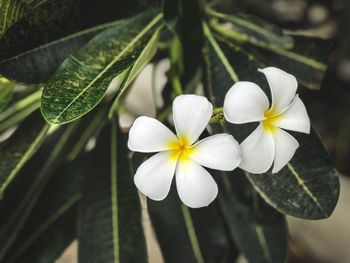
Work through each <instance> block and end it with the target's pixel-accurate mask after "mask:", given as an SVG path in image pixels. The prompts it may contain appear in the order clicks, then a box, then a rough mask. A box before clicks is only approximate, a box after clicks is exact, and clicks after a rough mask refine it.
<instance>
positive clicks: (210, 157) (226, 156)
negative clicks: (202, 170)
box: [191, 133, 241, 171]
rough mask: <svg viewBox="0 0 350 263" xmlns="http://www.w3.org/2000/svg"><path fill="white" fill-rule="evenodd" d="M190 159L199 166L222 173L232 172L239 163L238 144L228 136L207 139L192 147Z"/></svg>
mask: <svg viewBox="0 0 350 263" xmlns="http://www.w3.org/2000/svg"><path fill="white" fill-rule="evenodd" d="M193 148H194V152H193V153H192V154H191V158H192V159H193V160H195V161H196V162H198V163H199V164H201V165H203V166H205V167H208V168H211V169H217V170H222V171H232V170H233V169H235V168H236V167H237V166H238V164H239V163H240V161H241V152H240V148H239V144H238V142H237V141H236V140H235V139H234V138H233V137H232V136H231V135H229V134H226V133H221V134H216V135H213V136H210V137H207V138H205V139H203V140H201V141H199V142H198V143H196V144H195V145H194V146H193Z"/></svg>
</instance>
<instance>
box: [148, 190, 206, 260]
mask: <svg viewBox="0 0 350 263" xmlns="http://www.w3.org/2000/svg"><path fill="white" fill-rule="evenodd" d="M148 211H149V214H150V217H151V221H152V225H153V228H154V230H155V233H156V236H157V240H158V241H159V245H160V248H161V251H162V255H163V257H164V260H165V262H169V263H177V262H188V263H201V262H203V255H202V251H201V250H200V248H199V246H198V239H197V237H196V233H195V232H194V231H193V229H192V232H189V229H188V225H189V224H188V223H187V225H186V221H185V218H184V215H183V210H182V209H181V201H180V200H179V199H178V198H177V197H176V189H174V188H172V189H171V190H170V192H169V194H168V196H167V198H166V199H164V200H162V201H161V202H157V201H152V200H149V201H148ZM189 220H191V217H190V218H187V222H188V221H189ZM191 238H192V240H191Z"/></svg>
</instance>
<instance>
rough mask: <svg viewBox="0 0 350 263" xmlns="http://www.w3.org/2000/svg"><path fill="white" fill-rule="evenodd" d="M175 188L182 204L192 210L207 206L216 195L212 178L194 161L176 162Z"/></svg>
mask: <svg viewBox="0 0 350 263" xmlns="http://www.w3.org/2000/svg"><path fill="white" fill-rule="evenodd" d="M175 174H176V187H177V191H178V193H179V197H180V199H181V200H182V202H183V203H184V204H185V205H187V206H189V207H192V208H199V207H203V206H208V205H209V204H210V203H211V202H212V201H213V200H214V199H215V198H216V196H217V194H218V186H217V185H216V183H215V181H214V179H213V177H212V176H211V175H210V174H209V173H208V171H207V170H205V169H204V168H203V167H202V166H200V165H199V164H198V163H196V162H195V161H192V160H189V161H187V162H178V164H177V167H176V172H175Z"/></svg>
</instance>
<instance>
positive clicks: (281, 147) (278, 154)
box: [272, 128, 299, 173]
mask: <svg viewBox="0 0 350 263" xmlns="http://www.w3.org/2000/svg"><path fill="white" fill-rule="evenodd" d="M272 135H273V139H274V142H275V159H274V164H273V169H272V173H277V172H278V171H279V170H281V169H282V168H283V167H284V166H285V165H286V164H287V163H288V162H289V161H290V159H292V157H293V155H294V153H295V151H296V149H298V147H299V143H298V141H297V140H296V139H295V138H294V137H293V136H292V135H290V134H289V133H287V132H285V131H284V130H281V129H278V128H277V129H276V130H274V131H273V133H272Z"/></svg>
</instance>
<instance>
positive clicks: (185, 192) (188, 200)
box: [128, 95, 240, 208]
mask: <svg viewBox="0 0 350 263" xmlns="http://www.w3.org/2000/svg"><path fill="white" fill-rule="evenodd" d="M212 113H213V106H212V105H211V103H210V102H209V101H208V100H207V99H206V98H205V97H202V96H197V95H181V96H178V97H176V99H175V100H174V102H173V119H174V124H175V129H176V132H177V134H176V135H175V134H174V133H173V132H172V131H171V130H170V129H168V128H167V127H166V126H165V125H164V124H162V123H161V122H159V121H158V120H156V119H153V118H149V117H145V116H142V117H139V118H137V119H136V120H135V122H134V124H133V125H132V127H131V128H130V131H129V141H128V147H129V149H130V150H132V151H137V152H144V153H152V152H159V153H157V154H155V155H153V156H152V157H150V158H149V159H148V160H146V161H145V162H144V163H142V164H141V165H140V167H139V168H138V169H137V171H136V174H135V177H134V182H135V184H136V186H137V188H138V189H139V190H140V191H141V192H142V193H143V194H144V195H146V196H148V197H149V198H151V199H153V200H163V199H164V198H165V197H166V196H167V195H168V193H169V190H170V186H171V182H172V179H173V177H174V174H175V177H176V186H177V191H178V194H179V197H180V199H181V200H182V202H183V203H185V204H186V205H187V206H189V207H192V208H197V207H203V206H207V205H209V204H210V203H211V202H212V201H213V200H214V199H215V198H216V196H217V193H218V187H217V185H216V183H215V181H214V179H213V178H212V176H211V175H210V174H209V172H208V171H207V170H206V169H204V168H203V167H202V166H205V167H208V168H211V169H218V170H223V171H231V170H233V169H235V168H236V167H237V166H238V164H239V162H240V150H239V145H238V143H237V141H236V140H235V139H234V138H233V137H232V136H231V135H229V134H216V135H213V136H209V137H207V138H205V139H203V140H201V141H199V142H196V141H197V139H198V138H199V136H200V135H201V133H202V132H203V131H204V129H205V128H206V126H207V125H208V123H209V120H210V118H211V116H212Z"/></svg>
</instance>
